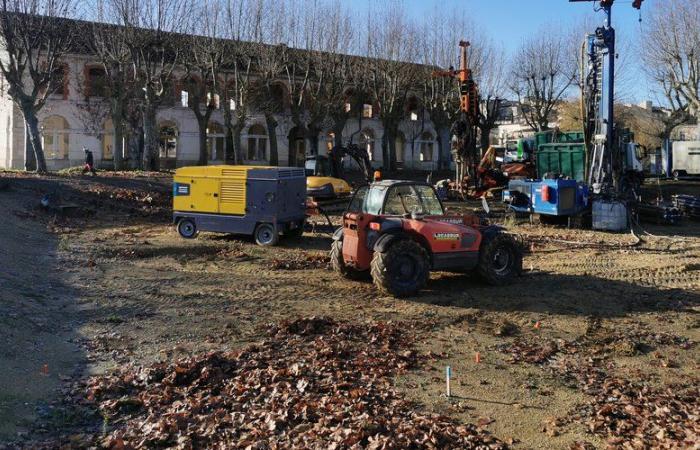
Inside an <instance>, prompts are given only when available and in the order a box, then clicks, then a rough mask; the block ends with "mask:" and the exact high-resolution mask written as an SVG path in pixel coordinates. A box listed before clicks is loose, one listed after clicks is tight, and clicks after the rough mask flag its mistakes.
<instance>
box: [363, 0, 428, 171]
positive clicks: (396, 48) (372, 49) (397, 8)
mask: <svg viewBox="0 0 700 450" xmlns="http://www.w3.org/2000/svg"><path fill="white" fill-rule="evenodd" d="M384 6H385V9H384V10H383V11H380V12H378V13H376V14H375V13H371V14H372V15H376V17H377V22H378V23H381V26H380V27H377V26H375V23H374V21H373V20H368V21H367V29H368V32H367V52H366V53H367V58H366V59H365V67H364V69H363V70H364V74H363V76H364V77H366V79H367V83H366V84H367V86H368V91H369V92H370V93H371V95H372V98H373V100H374V103H375V105H376V106H377V108H378V109H379V111H378V115H379V120H380V121H381V122H382V126H383V128H384V134H383V136H382V156H383V158H382V159H383V164H384V168H385V169H387V170H394V169H395V168H396V135H397V133H398V128H399V124H400V123H401V121H402V120H403V119H404V117H405V107H406V100H407V98H408V95H409V92H410V91H411V90H412V89H416V87H417V85H418V81H419V78H418V77H419V72H420V69H419V66H418V65H416V64H415V63H414V61H415V59H416V58H417V56H418V51H419V50H418V41H417V36H418V35H419V34H420V32H419V30H417V27H416V26H415V24H413V23H411V22H410V21H409V20H408V19H407V18H406V16H405V14H404V13H403V12H402V11H403V8H402V6H401V3H400V2H387V3H385V4H384Z"/></svg>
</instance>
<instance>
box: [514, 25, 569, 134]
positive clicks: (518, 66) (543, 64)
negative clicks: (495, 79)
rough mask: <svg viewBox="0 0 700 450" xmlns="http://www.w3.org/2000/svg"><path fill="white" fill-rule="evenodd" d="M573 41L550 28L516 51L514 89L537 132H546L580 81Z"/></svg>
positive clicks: (528, 119)
mask: <svg viewBox="0 0 700 450" xmlns="http://www.w3.org/2000/svg"><path fill="white" fill-rule="evenodd" d="M571 42H572V40H571V39H570V38H568V37H567V36H565V35H564V34H563V33H562V32H560V31H557V30H555V29H553V27H551V26H550V27H547V28H546V29H542V30H540V31H539V32H537V33H535V34H534V35H533V37H532V38H529V39H528V40H526V41H525V42H524V43H523V44H522V45H521V46H520V48H519V49H518V51H517V52H516V54H515V56H514V59H513V64H512V67H511V71H510V79H511V83H510V89H511V90H512V92H513V93H514V94H515V95H516V96H517V97H518V106H519V108H520V112H521V114H522V115H523V118H524V119H525V122H526V123H527V124H528V125H529V126H530V128H532V129H533V130H535V131H542V130H546V129H547V128H548V127H549V122H550V120H551V119H552V115H553V114H554V113H555V112H556V111H555V108H556V106H557V104H558V103H559V101H560V100H561V99H562V98H563V97H564V95H565V94H566V92H567V91H568V90H569V88H570V87H571V85H572V84H573V83H574V82H575V81H576V75H577V65H576V55H577V54H578V52H575V51H574V50H573V49H572V48H571Z"/></svg>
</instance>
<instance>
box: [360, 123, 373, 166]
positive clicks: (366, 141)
mask: <svg viewBox="0 0 700 450" xmlns="http://www.w3.org/2000/svg"><path fill="white" fill-rule="evenodd" d="M360 148H364V149H365V150H367V155H368V156H369V160H370V161H374V160H375V158H374V132H373V131H372V130H370V129H366V130H363V131H362V135H361V136H360Z"/></svg>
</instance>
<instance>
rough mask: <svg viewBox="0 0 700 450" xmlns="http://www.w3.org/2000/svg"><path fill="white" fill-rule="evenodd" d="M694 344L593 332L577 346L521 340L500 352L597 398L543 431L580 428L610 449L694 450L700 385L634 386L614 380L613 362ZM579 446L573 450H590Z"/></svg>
mask: <svg viewBox="0 0 700 450" xmlns="http://www.w3.org/2000/svg"><path fill="white" fill-rule="evenodd" d="M693 345H694V343H693V342H691V341H689V340H688V339H686V338H684V337H681V336H675V335H671V334H668V333H654V332H649V331H645V330H640V329H621V330H615V331H612V332H606V331H605V330H602V329H596V330H593V331H591V332H589V333H587V334H586V335H584V336H582V337H580V338H578V339H575V340H571V341H564V340H561V339H560V340H556V341H554V340H542V342H537V341H536V340H534V339H532V338H531V339H529V340H528V339H525V338H520V339H516V340H514V341H513V342H512V343H510V344H505V345H501V346H499V347H498V349H499V350H500V351H501V352H503V353H505V354H508V355H510V360H511V362H513V363H516V362H527V363H531V364H539V365H542V367H543V368H545V369H546V370H548V371H550V372H552V373H554V374H555V375H557V376H559V377H561V378H563V379H564V380H566V381H568V382H571V383H572V384H573V386H575V387H578V388H579V389H581V390H582V391H583V392H585V393H586V394H588V395H591V396H592V400H590V401H589V402H588V403H587V404H586V405H584V406H583V407H581V408H579V409H577V411H576V413H575V414H573V415H571V416H569V417H567V418H565V419H562V418H552V420H550V421H548V422H546V423H545V424H544V425H543V428H542V431H543V432H545V433H547V434H548V435H550V436H556V435H558V434H559V428H560V427H561V426H563V425H565V424H567V423H572V422H579V423H583V424H585V425H586V426H587V428H588V429H589V431H590V432H591V433H593V434H596V435H598V436H601V437H603V438H607V443H608V448H612V449H617V448H622V449H628V448H629V449H637V448H640V449H642V448H692V446H693V445H694V444H695V443H697V442H698V439H700V380H699V379H697V378H694V379H692V380H690V381H689V382H687V383H685V384H683V385H681V384H678V385H677V386H673V387H667V388H664V389H661V388H653V387H651V386H649V385H647V384H645V383H642V382H633V381H630V380H627V379H625V378H622V377H621V376H616V375H615V374H614V363H613V361H612V360H611V359H610V357H611V356H614V355H618V354H620V353H624V354H627V355H633V354H637V353H641V352H644V351H648V349H649V348H651V347H652V346H676V347H678V348H680V349H689V348H691V347H692V346H693ZM587 444H588V443H585V442H584V443H580V442H579V443H575V444H574V445H572V448H587V447H586V445H587Z"/></svg>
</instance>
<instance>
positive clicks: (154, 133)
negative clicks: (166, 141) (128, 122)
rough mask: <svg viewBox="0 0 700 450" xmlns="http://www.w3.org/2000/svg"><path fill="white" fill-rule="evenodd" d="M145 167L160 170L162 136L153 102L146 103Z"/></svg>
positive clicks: (144, 123) (144, 127) (144, 131)
mask: <svg viewBox="0 0 700 450" xmlns="http://www.w3.org/2000/svg"><path fill="white" fill-rule="evenodd" d="M143 139H144V151H143V167H144V169H145V170H153V171H159V170H160V152H159V150H160V149H159V148H158V147H159V144H160V142H159V141H160V137H159V136H158V124H157V121H156V108H155V106H154V105H152V104H146V105H145V106H144V112H143Z"/></svg>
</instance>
